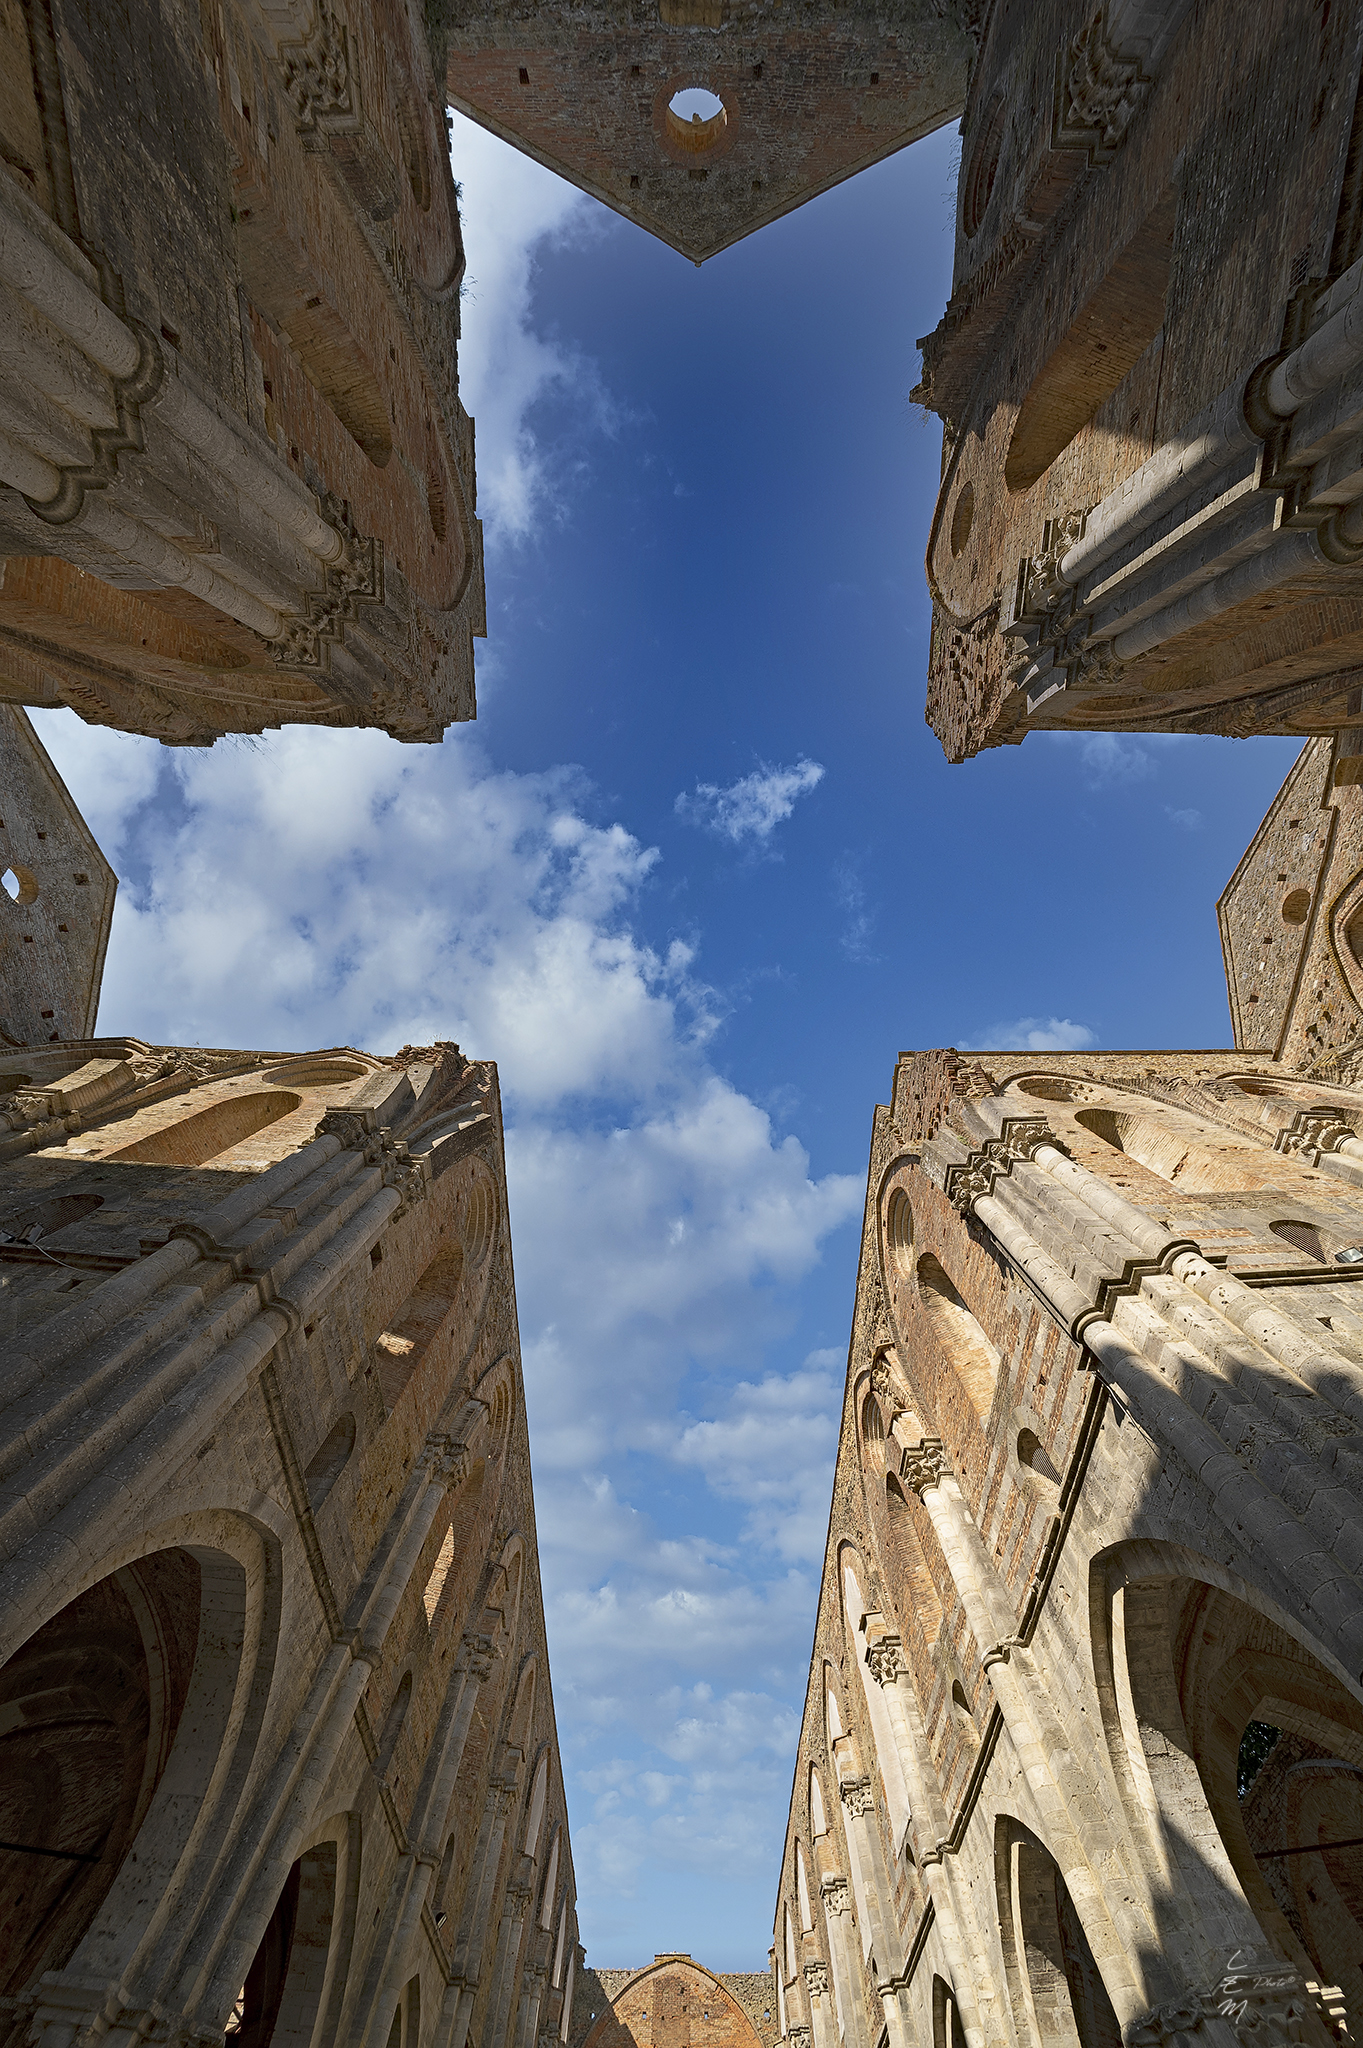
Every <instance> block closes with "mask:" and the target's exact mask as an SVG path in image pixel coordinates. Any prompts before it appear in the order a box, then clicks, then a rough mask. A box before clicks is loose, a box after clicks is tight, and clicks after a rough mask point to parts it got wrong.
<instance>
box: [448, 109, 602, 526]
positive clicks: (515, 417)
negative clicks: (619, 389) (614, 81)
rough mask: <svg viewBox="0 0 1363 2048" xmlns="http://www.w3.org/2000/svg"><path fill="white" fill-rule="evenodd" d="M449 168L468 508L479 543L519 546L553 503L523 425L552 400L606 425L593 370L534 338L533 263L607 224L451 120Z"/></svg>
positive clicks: (558, 183)
mask: <svg viewBox="0 0 1363 2048" xmlns="http://www.w3.org/2000/svg"><path fill="white" fill-rule="evenodd" d="M450 161H451V163H452V165H453V168H454V175H455V177H456V178H457V179H458V180H459V181H460V182H461V184H462V185H463V186H464V188H465V189H464V197H463V202H462V209H461V211H462V218H463V226H464V247H465V253H466V256H467V261H468V268H467V271H466V273H465V285H464V297H465V308H464V333H463V335H462V337H461V340H460V344H459V383H460V396H461V397H462V399H463V401H464V404H465V406H466V407H467V409H468V411H469V412H471V413H472V414H473V418H474V423H475V426H476V429H477V445H478V508H479V511H480V513H481V514H482V517H483V519H484V521H485V522H486V524H487V528H488V537H489V539H490V540H492V541H497V540H512V541H514V540H521V539H524V537H525V536H526V535H527V534H528V533H529V532H530V531H531V529H532V527H533V526H534V524H535V522H536V519H537V518H538V517H539V516H540V515H541V514H542V513H543V512H544V511H545V510H546V509H547V508H549V507H551V506H552V504H553V497H554V485H553V477H552V474H551V467H550V459H549V456H548V455H547V453H546V451H545V449H544V448H543V447H542V445H541V443H540V441H539V439H538V438H537V436H536V434H535V430H534V426H533V424H532V414H533V412H534V409H535V407H536V406H537V405H538V404H540V403H541V402H542V401H543V400H544V399H546V398H548V397H550V396H551V395H553V394H558V395H559V396H562V397H571V398H572V400H573V402H574V404H575V405H576V406H578V407H579V408H580V409H581V410H582V411H583V412H584V413H585V414H586V415H588V416H589V417H590V420H591V422H592V424H594V425H595V426H596V427H598V428H606V429H609V427H610V426H611V423H612V418H613V407H612V405H611V401H610V399H609V397H608V396H607V395H606V393H605V392H604V391H603V390H602V388H601V384H600V379H599V377H598V374H597V371H596V366H595V365H594V364H593V363H592V362H590V361H589V360H587V359H585V358H584V357H582V356H581V355H580V354H579V353H578V352H577V351H575V350H574V349H572V348H571V347H570V346H568V345H567V344H566V343H564V342H562V341H559V340H555V339H547V338H546V337H545V336H544V335H542V334H540V333H537V332H536V331H535V328H534V324H533V315H532V297H533V287H534V276H535V269H536V265H537V263H538V261H539V258H540V256H541V254H542V252H543V251H545V250H547V249H556V248H562V247H564V246H565V245H571V244H573V243H575V242H580V241H581V240H583V239H584V238H586V237H589V236H591V235H595V234H600V233H603V232H605V231H607V229H608V227H609V225H610V217H609V215H608V214H607V213H606V212H605V209H604V208H602V207H601V206H600V205H599V204H598V203H597V202H596V201H595V200H593V199H589V198H588V197H587V196H586V195H585V194H584V193H582V192H579V191H577V190H576V189H575V188H574V187H573V186H571V185H568V184H566V183H565V182H564V180H563V179H562V178H559V177H556V176H555V175H554V173H553V172H552V171H547V170H545V169H544V168H543V166H542V165H540V164H537V163H534V162H533V161H532V160H531V159H530V158H529V157H527V156H522V155H521V154H520V152H519V151H518V150H514V149H512V148H511V147H510V146H509V145H508V144H507V143H505V142H501V141H499V140H498V139H497V137H496V136H495V135H489V134H488V132H487V131H486V129H483V128H480V127H478V126H477V124H476V123H475V122H473V121H469V120H466V119H465V118H464V117H463V115H461V114H456V115H455V116H454V125H453V131H452V134H451V138H450Z"/></svg>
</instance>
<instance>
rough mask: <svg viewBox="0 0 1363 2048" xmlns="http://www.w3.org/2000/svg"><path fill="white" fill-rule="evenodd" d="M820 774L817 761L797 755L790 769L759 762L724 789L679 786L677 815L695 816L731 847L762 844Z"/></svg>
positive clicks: (814, 785)
mask: <svg viewBox="0 0 1363 2048" xmlns="http://www.w3.org/2000/svg"><path fill="white" fill-rule="evenodd" d="M823 777H824V770H823V765H822V763H821V762H819V761H807V760H804V759H803V758H802V759H800V760H799V761H796V762H795V763H794V764H793V765H792V766H791V767H789V768H769V767H767V766H766V764H765V763H763V765H762V766H760V767H758V768H755V769H754V770H753V772H752V774H751V775H743V776H740V777H739V779H738V781H737V782H731V783H729V784H728V786H727V787H726V788H723V789H721V788H720V787H719V786H718V784H716V783H713V782H698V783H697V784H696V787H695V790H694V792H693V793H692V794H691V795H688V794H687V793H686V791H685V790H683V791H682V793H681V794H680V796H678V798H677V802H676V811H677V816H678V817H679V818H690V819H692V820H694V822H695V823H696V824H698V825H703V826H705V827H706V828H707V829H708V830H709V831H711V832H716V833H718V835H719V837H720V838H721V839H728V840H731V841H732V842H733V844H734V845H735V846H738V845H741V844H742V842H743V841H744V840H745V839H746V840H751V841H753V842H754V843H756V844H757V845H759V846H765V845H766V843H767V841H768V840H769V839H770V838H771V835H772V833H773V832H774V831H775V830H776V827H777V826H778V825H780V824H783V823H784V822H785V820H786V819H787V818H788V817H789V816H790V814H791V812H792V811H793V810H794V809H795V805H796V802H797V801H798V799H799V798H800V797H802V796H806V795H808V793H809V791H810V790H811V789H817V788H818V786H819V784H820V783H821V782H822V781H823Z"/></svg>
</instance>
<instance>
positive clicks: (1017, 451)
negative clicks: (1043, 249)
mask: <svg viewBox="0 0 1363 2048" xmlns="http://www.w3.org/2000/svg"><path fill="white" fill-rule="evenodd" d="M1177 213H1178V195H1177V193H1175V192H1172V191H1171V192H1166V193H1165V195H1164V196H1163V198H1162V199H1161V200H1160V202H1159V204H1158V205H1157V206H1156V207H1155V208H1154V210H1153V211H1152V212H1151V213H1150V214H1149V215H1148V216H1147V217H1146V219H1145V221H1144V222H1143V223H1142V225H1141V226H1140V227H1139V228H1138V229H1137V231H1136V233H1135V234H1134V235H1133V236H1132V238H1131V240H1130V241H1129V242H1128V243H1127V244H1126V247H1125V248H1124V249H1123V250H1122V251H1121V252H1120V254H1119V255H1118V256H1117V259H1116V261H1115V262H1114V263H1113V265H1112V267H1111V269H1110V270H1109V271H1108V273H1107V275H1106V277H1104V278H1103V280H1102V282H1101V284H1099V285H1098V287H1097V289H1096V290H1095V291H1094V292H1093V293H1092V294H1091V295H1090V297H1089V298H1088V300H1087V301H1086V303H1085V304H1084V305H1083V306H1081V307H1080V309H1079V311H1078V312H1077V313H1076V314H1075V316H1074V318H1073V320H1072V321H1071V322H1070V325H1069V327H1068V329H1067V330H1066V332H1065V334H1064V335H1063V336H1062V337H1061V339H1060V340H1059V342H1057V344H1056V346H1055V347H1054V348H1053V349H1052V351H1051V353H1050V355H1049V356H1048V357H1047V358H1046V361H1045V362H1044V363H1043V364H1042V366H1041V368H1040V370H1038V372H1037V374H1036V376H1035V377H1034V378H1033V379H1032V384H1031V388H1030V389H1029V390H1028V392H1027V395H1026V397H1025V398H1024V399H1023V401H1022V405H1021V408H1020V409H1019V412H1018V416H1017V423H1016V425H1015V426H1014V428H1013V438H1012V440H1011V441H1010V443H1009V446H1008V455H1007V459H1006V461H1005V463H1004V472H1003V474H1004V481H1005V483H1006V484H1007V486H1008V489H1009V490H1010V491H1027V490H1030V489H1031V487H1032V485H1033V484H1034V483H1036V482H1037V480H1038V479H1039V478H1040V477H1042V476H1044V475H1045V473H1046V471H1047V470H1048V469H1049V468H1050V466H1051V464H1052V463H1053V462H1054V461H1055V459H1056V457H1057V456H1058V455H1059V454H1060V453H1061V452H1062V451H1063V450H1064V449H1066V448H1068V446H1069V444H1070V442H1071V441H1073V439H1074V438H1075V436H1076V434H1078V433H1079V432H1080V430H1081V429H1082V428H1083V427H1086V426H1087V425H1088V423H1089V421H1090V420H1091V419H1092V418H1093V416H1094V414H1095V413H1096V412H1097V411H1098V409H1099V407H1100V406H1102V405H1103V404H1104V403H1105V402H1106V401H1107V400H1108V399H1109V398H1111V396H1112V394H1113V393H1114V392H1115V391H1116V390H1117V388H1118V386H1119V385H1121V384H1123V383H1125V381H1126V378H1127V377H1128V375H1129V374H1130V372H1131V371H1132V370H1133V369H1134V368H1135V366H1136V364H1137V362H1138V361H1139V360H1140V358H1141V356H1143V355H1144V353H1145V351H1146V349H1147V348H1148V347H1149V346H1150V344H1151V342H1152V341H1153V340H1154V339H1155V336H1156V335H1157V334H1158V333H1159V331H1160V329H1161V328H1162V327H1163V325H1164V302H1165V298H1166V295H1167V293H1168V290H1169V269H1170V264H1171V262H1172V260H1173V252H1174V223H1175V220H1176V217H1177Z"/></svg>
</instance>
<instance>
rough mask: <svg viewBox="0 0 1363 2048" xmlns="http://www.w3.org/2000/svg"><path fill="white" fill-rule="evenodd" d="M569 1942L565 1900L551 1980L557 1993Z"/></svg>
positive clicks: (559, 1917)
mask: <svg viewBox="0 0 1363 2048" xmlns="http://www.w3.org/2000/svg"><path fill="white" fill-rule="evenodd" d="M567 1941H568V1901H567V1900H566V1899H565V1900H564V1901H563V1910H562V1911H561V1912H560V1914H559V1916H558V1939H557V1941H555V1943H554V1968H553V1973H552V1975H551V1977H550V1980H549V1981H550V1982H551V1983H552V1985H553V1987H554V1989H555V1991H557V1990H558V1986H559V1979H560V1977H561V1976H562V1975H563V1951H564V1948H565V1947H566V1946H567Z"/></svg>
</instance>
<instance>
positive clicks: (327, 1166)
mask: <svg viewBox="0 0 1363 2048" xmlns="http://www.w3.org/2000/svg"><path fill="white" fill-rule="evenodd" d="M0 1091H4V1093H3V1100H2V1101H0V1110H3V1112H4V1114H3V1119H2V1121H3V1126H4V1127H5V1128H4V1137H3V1139H0V1350H2V1351H3V1357H4V1374H3V1389H2V1391H0V1555H3V1557H4V1560H5V1565H4V1573H3V1591H2V1592H0V1752H2V1754H0V1909H2V1910H3V1914H4V1925H5V1929H6V1938H5V1942H4V1945H3V1953H2V1954H0V1996H2V1997H3V2001H4V2002H3V2005H0V2040H4V2041H5V2042H6V2044H8V2048H18V2044H19V2043H20V2042H25V2043H41V2044H45V2048H57V2044H59V2043H60V2044H62V2048H68V2044H71V2043H72V2042H75V2041H79V2042H81V2043H85V2042H93V2041H94V2040H95V2039H104V2038H107V2036H108V2033H109V2030H110V2028H112V2029H113V2030H114V2035H115V2038H119V2037H121V2038H124V2039H127V2040H131V2039H140V2038H146V2037H148V2036H150V2037H152V2038H154V2039H156V2040H158V2041H164V2042H168V2043H175V2044H178V2048H189V2044H190V2043H191V2042H193V2043H198V2044H202V2043H204V2042H207V2041H210V2040H215V2039H216V2040H219V2041H220V2040H222V2039H223V2033H224V2028H226V2029H227V2037H228V2039H229V2040H231V2039H235V2040H238V2041H241V2042H252V2043H257V2044H260V2048H263V2044H264V2043H265V2042H266V2041H268V2040H273V2041H275V2042H276V2043H278V2042H279V2041H281V2040H298V2041H302V2042H306V2041H309V2040H313V2041H317V2042H326V2043H332V2042H337V2043H341V2044H355V2048H358V2044H360V2043H361V2042H371V2041H374V2040H377V2041H378V2042H379V2043H380V2044H383V2043H386V2042H388V2041H390V2040H393V2041H403V2042H407V2043H409V2044H411V2048H416V2044H417V2043H418V2042H421V2043H432V2042H434V2041H436V2040H439V2041H440V2042H441V2043H442V2044H446V2048H462V2044H463V2043H464V2042H466V2041H467V2040H469V2039H473V2040H477V2041H481V2042H484V2043H487V2044H488V2048H513V2044H514V2048H528V2044H531V2043H534V2042H536V2041H537V2040H539V2039H543V2038H545V2037H548V2038H549V2039H551V2040H555V2041H557V2040H558V2039H559V2037H560V2033H562V2035H563V2036H564V2037H566V2034H567V2012H568V2011H569V2009H570V2007H571V1997H572V1976H573V1970H574V1958H575V1956H576V1952H577V1930H576V1921H575V1911H574V1904H575V1901H574V1879H573V1866H572V1857H571V1853H570V1849H569V1843H568V1833H567V1816H566V1809H565V1803H564V1792H563V1782H562V1774H561V1770H560V1766H559V1760H558V1752H557V1740H556V1734H555V1727H554V1712H553V1700H552V1695H551V1691H550V1686H549V1674H548V1669H547V1663H546V1649H545V1641H544V1619H543V1611H542V1602H541V1595H540V1587H539V1576H538V1564H537V1557H536V1547H535V1523H534V1507H533V1501H532V1496H531V1485H530V1463H529V1449H528V1444H527V1438H526V1426H525V1408H524V1395H523V1388H522V1383H521V1375H520V1365H519V1355H518V1344H517V1332H516V1305H515V1296H514V1290H513V1282H512V1269H511V1248H510V1237H509V1231H508V1225H507V1214H506V1180H505V1171H504V1167H503V1159H502V1137H501V1118H500V1110H499V1102H498V1094H497V1080H496V1073H495V1070H494V1069H493V1068H492V1067H491V1066H489V1065H485V1064H482V1065H480V1064H476V1063H470V1062H469V1061H467V1060H465V1059H464V1058H463V1057H462V1056H461V1055H460V1053H459V1051H458V1048H457V1047H454V1046H450V1045H434V1046H429V1047H408V1048H405V1049H404V1051H403V1052H402V1053H400V1054H399V1055H397V1056H396V1057H395V1058H393V1059H387V1060H378V1059H373V1058H370V1057H369V1056H368V1055H366V1054H363V1053H357V1052H355V1051H353V1050H352V1049H350V1048H349V1047H341V1048H332V1049H328V1050H326V1051H320V1052H314V1053H308V1054H303V1055H289V1054H282V1053H269V1052H259V1053H254V1052H236V1051H227V1050H217V1051H215V1050H203V1049H200V1048H197V1047H195V1048H190V1049H185V1048H178V1047H157V1046H148V1045H144V1044H141V1043H140V1042H138V1041H136V1040H130V1039H117V1040H110V1039H95V1040H88V1041H86V1042H84V1043H80V1044H62V1045H60V1046H54V1045H48V1044H43V1045H40V1046H35V1047H29V1048H24V1049H22V1050H18V1051H13V1052H8V1053H7V1054H6V1056H5V1057H4V1058H3V1059H0ZM36 1851H43V1852H52V1853H51V1854H47V1853H44V1854H43V1855H41V1856H40V1855H38V1854H36V1853H33V1852H36Z"/></svg>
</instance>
